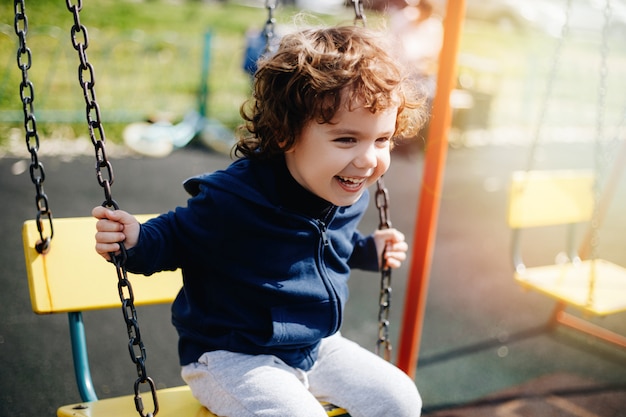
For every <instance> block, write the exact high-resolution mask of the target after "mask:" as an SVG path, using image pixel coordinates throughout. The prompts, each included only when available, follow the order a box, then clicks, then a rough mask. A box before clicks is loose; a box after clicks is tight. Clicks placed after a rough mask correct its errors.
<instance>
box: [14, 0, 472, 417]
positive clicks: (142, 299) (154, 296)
mask: <svg viewBox="0 0 626 417" xmlns="http://www.w3.org/2000/svg"><path fill="white" fill-rule="evenodd" d="M453 3H455V4H454V5H453V6H451V9H452V8H454V6H457V7H456V8H457V9H460V10H462V9H463V0H458V1H456V2H453ZM14 4H15V31H16V33H17V35H18V38H19V41H20V45H19V49H18V67H19V69H20V70H21V72H22V83H21V84H20V96H21V99H22V104H23V107H24V116H25V122H24V126H25V130H26V144H27V148H28V150H29V152H30V154H31V167H30V172H31V179H32V181H33V183H34V184H35V187H36V206H37V217H36V219H35V220H33V221H29V222H26V223H25V225H24V234H23V236H24V249H25V255H26V259H27V269H28V275H29V284H30V288H31V299H32V303H33V309H34V311H35V312H37V313H42V314H43V313H68V315H69V320H70V329H71V337H72V341H73V342H72V345H73V357H74V364H75V371H76V378H77V382H78V384H79V391H80V394H81V398H82V399H83V402H81V403H78V404H72V405H69V406H65V407H61V408H60V409H59V410H58V415H59V416H81V415H82V416H97V415H115V416H116V417H117V416H124V415H129V413H131V412H132V408H131V406H130V403H131V402H132V401H134V403H135V408H136V411H137V412H138V413H139V415H141V416H148V415H150V416H154V415H156V414H157V413H159V412H160V411H161V412H162V413H164V415H171V416H180V415H187V414H188V415H198V416H212V414H211V413H210V412H209V411H208V410H206V409H204V408H202V407H201V406H200V405H199V404H198V403H197V401H196V400H194V399H193V398H192V396H191V395H190V392H189V390H188V389H187V388H186V387H179V388H170V389H165V390H157V389H156V386H155V383H154V381H153V380H152V378H151V377H149V376H148V373H147V369H146V363H145V361H146V349H145V347H144V345H143V342H142V340H141V333H140V330H139V323H138V318H137V315H136V309H135V306H136V305H143V304H153V303H167V302H170V301H171V300H172V298H173V296H174V294H175V292H176V291H177V290H178V288H179V286H180V277H179V272H172V273H169V274H172V275H173V277H172V276H170V278H172V279H161V278H157V279H158V280H159V282H158V283H157V284H155V283H154V282H153V281H152V280H154V279H155V278H151V283H150V285H149V287H150V289H149V290H148V289H144V288H142V285H143V284H141V283H140V282H141V279H138V280H137V282H139V283H138V284H137V285H136V289H137V290H138V291H137V294H135V291H134V290H133V286H132V285H131V281H130V280H129V279H128V278H129V274H128V273H127V272H126V268H125V265H124V263H125V256H124V254H125V249H124V247H123V244H121V246H122V255H120V256H116V257H114V259H113V265H114V266H115V270H116V273H117V277H118V284H117V289H118V296H119V301H120V302H121V305H122V312H123V316H124V320H125V323H126V326H127V331H128V336H129V342H128V348H129V353H130V357H131V360H132V362H133V364H134V365H135V366H136V368H137V379H136V381H135V382H134V395H130V396H128V397H121V398H111V399H105V400H98V399H97V396H96V394H95V390H94V389H93V384H92V382H91V376H90V371H89V366H88V360H87V354H86V348H85V346H86V344H85V333H84V328H83V326H84V324H83V322H82V318H81V311H83V310H87V309H99V308H111V307H114V306H116V305H118V306H119V304H118V303H117V301H116V299H115V295H114V294H113V297H111V291H108V292H107V291H106V290H105V289H104V287H101V285H102V284H103V283H104V285H106V278H105V277H104V276H102V277H101V275H100V274H101V273H102V272H104V270H103V271H100V268H99V267H98V268H94V266H96V265H101V266H102V267H103V268H104V266H103V265H105V264H103V263H102V262H101V261H100V260H99V262H96V261H95V260H92V258H93V257H96V256H97V255H96V254H95V253H85V254H84V255H83V254H78V253H77V251H76V249H77V248H76V247H77V246H80V248H81V249H82V248H84V247H85V246H89V245H76V243H75V242H76V241H77V240H79V241H89V240H90V239H91V235H92V232H89V230H93V228H92V227H90V225H92V224H93V223H92V222H93V221H94V220H92V219H91V218H85V219H83V218H75V219H57V220H55V221H54V222H53V218H52V212H51V210H50V207H49V204H48V199H47V196H46V194H45V192H44V189H43V183H44V181H45V173H44V169H43V164H42V163H41V162H40V161H39V154H38V150H39V136H38V133H37V126H36V120H35V116H34V96H35V95H34V86H33V84H32V83H31V82H30V80H29V79H28V70H29V69H30V66H31V52H30V50H29V49H28V47H27V45H26V34H27V32H28V25H27V18H26V11H25V2H24V0H15V3H14ZM354 7H355V24H356V23H359V22H362V23H363V24H365V16H364V15H363V13H362V4H361V3H360V1H359V0H354ZM67 8H68V10H69V11H70V13H72V15H73V19H74V25H73V26H72V28H71V35H72V36H71V38H72V45H73V47H74V49H75V50H76V51H77V53H78V56H79V60H80V65H79V73H78V79H79V84H80V86H81V89H82V91H83V97H84V99H85V104H86V118H87V124H88V129H89V135H90V138H91V141H92V143H93V145H94V149H95V155H96V172H97V180H98V183H99V185H100V186H101V187H102V188H103V191H104V194H105V200H104V203H103V206H106V207H110V208H118V205H117V202H116V201H115V200H114V199H113V197H112V190H111V186H112V184H113V179H114V176H113V168H112V164H111V162H110V161H109V159H108V158H107V154H106V145H105V144H106V136H105V131H104V127H103V125H102V121H101V114H100V108H99V105H98V102H97V100H96V96H95V90H94V86H95V74H94V68H93V65H92V64H91V63H90V62H89V60H88V57H87V54H86V49H87V44H88V38H87V31H86V28H85V27H84V26H83V25H82V24H81V20H80V12H81V10H82V3H80V2H79V3H78V4H77V5H73V4H71V2H70V1H69V0H68V2H67ZM451 15H452V16H455V17H456V18H457V19H456V20H453V21H452V24H455V25H459V26H460V24H459V22H460V21H461V20H462V13H460V12H459V13H456V14H454V13H452V14H451ZM458 35H459V31H456V32H455V36H453V38H455V37H458ZM457 40H458V39H457ZM448 44H449V45H451V46H449V48H451V49H450V50H448V53H451V54H456V49H455V45H456V42H451V43H450V42H449V43H448ZM445 45H446V42H445V41H444V47H445ZM448 72H449V73H448V74H447V75H448V77H447V78H445V80H447V81H443V80H444V77H440V80H442V81H441V82H442V83H443V84H442V85H443V86H444V87H445V85H451V80H452V79H453V78H454V74H453V73H454V70H453V68H450V69H448ZM444 75H445V74H444ZM442 91H444V92H447V93H448V94H449V90H448V89H446V88H443V89H442ZM447 102H448V100H447V98H446V99H445V100H441V99H437V98H436V100H435V103H436V104H435V106H436V107H437V103H439V105H438V107H437V108H438V109H440V111H443V112H444V114H445V113H446V110H445V109H446V106H447V105H446V104H445V103H447ZM448 114H449V112H448ZM447 119H448V120H449V117H448V118H447ZM445 120H446V118H445V117H444V118H443V119H442V120H441V121H440V122H439V124H440V123H441V122H445ZM437 126H438V127H436V129H435V131H436V130H437V129H438V130H443V129H444V127H443V125H441V126H439V125H437ZM181 130H182V129H181ZM182 136H183V135H182V134H181V137H182ZM429 155H433V154H432V152H431V153H430V154H429ZM434 155H435V156H440V155H441V154H437V153H435V154H434ZM439 162H441V160H440V158H439ZM438 170H439V172H440V173H441V170H442V168H439V169H438ZM424 188H425V189H429V190H431V191H432V190H433V189H438V188H437V187H436V186H435V187H433V186H432V185H431V184H430V183H429V179H427V180H426V181H425V184H424ZM427 200H428V201H426V202H425V203H422V207H427V209H426V210H427V211H428V213H429V216H427V220H428V221H432V218H431V216H432V215H433V214H435V211H436V207H435V209H434V210H433V207H432V205H433V202H434V200H433V196H431V198H429V199H427ZM376 205H377V208H378V210H379V216H380V227H389V225H390V221H389V215H388V199H387V191H386V189H385V187H384V184H383V183H382V181H379V183H378V188H377V193H376ZM429 205H430V207H429ZM144 218H145V217H144ZM418 223H419V224H422V222H418ZM429 229H430V230H432V227H431V228H429ZM85 230H86V231H87V233H88V235H89V236H84V235H82V234H83V233H85ZM426 235H427V236H430V234H429V233H426ZM53 238H54V243H53ZM89 252H92V251H89ZM425 252H426V253H427V257H428V255H429V254H430V251H429V250H425ZM70 257H71V258H72V259H74V258H75V257H78V258H80V259H81V260H82V261H81V262H80V263H79V262H76V263H73V264H72V270H71V271H69V272H68V270H67V268H66V262H65V261H66V260H67V259H68V258H70ZM83 261H84V262H83ZM82 267H86V268H88V273H89V275H90V280H89V284H90V285H89V286H90V287H91V286H92V285H93V287H92V288H84V287H80V285H81V281H83V279H84V277H85V276H86V275H87V274H86V273H85V272H84V271H81V268H82ZM94 269H97V271H95V270H94ZM96 272H97V273H96ZM94 273H96V276H95V277H93V275H94ZM390 280H391V271H390V269H389V268H388V267H384V268H383V270H382V275H381V292H380V300H379V305H380V309H379V335H378V336H379V337H378V341H377V350H378V351H379V352H380V353H381V354H383V355H384V356H385V357H387V358H389V356H390V352H391V344H390V341H389V338H388V335H387V329H388V325H389V323H388V320H387V318H388V312H389V307H390V294H391V290H390V286H389V285H390ZM133 281H135V279H134V278H133ZM166 281H168V283H167V284H165V282H166ZM134 283H135V282H133V285H134ZM83 284H84V283H83ZM76 285H78V286H76ZM68 286H69V288H71V289H72V291H71V293H75V291H76V289H77V288H79V289H80V295H81V297H79V298H78V299H76V298H75V297H71V296H68V294H69V293H70V292H69V291H68V290H67V288H68ZM94 288H95V290H94ZM140 293H141V294H140ZM83 295H84V297H83ZM421 296H422V297H425V295H424V294H423V293H422V295H421ZM413 323H415V321H413ZM405 369H406V368H405ZM142 387H143V388H144V389H146V388H147V389H149V392H150V396H151V398H152V406H151V407H148V408H150V409H151V410H152V411H147V410H146V407H145V405H144V402H143V399H142V396H141V392H140V391H141V388H142ZM326 408H327V413H328V415H329V416H342V415H347V413H346V412H345V410H341V409H338V408H336V407H334V406H331V405H327V407H326Z"/></svg>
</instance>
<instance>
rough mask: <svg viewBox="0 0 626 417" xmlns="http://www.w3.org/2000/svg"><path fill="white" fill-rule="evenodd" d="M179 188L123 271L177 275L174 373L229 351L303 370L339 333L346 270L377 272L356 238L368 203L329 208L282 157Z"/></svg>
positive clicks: (145, 227)
mask: <svg viewBox="0 0 626 417" xmlns="http://www.w3.org/2000/svg"><path fill="white" fill-rule="evenodd" d="M185 189H186V190H187V191H188V192H189V193H190V194H191V195H192V197H191V198H190V199H189V200H188V204H187V206H186V207H178V208H176V209H175V210H174V211H170V212H169V213H166V214H162V215H161V216H159V217H157V218H155V219H152V220H150V221H148V222H146V223H144V224H142V226H141V232H140V236H139V242H138V244H137V246H135V247H134V248H132V249H131V250H129V251H128V261H127V264H126V266H127V268H128V270H129V271H131V272H135V273H143V274H146V275H149V274H151V273H153V272H156V271H160V270H168V269H176V268H182V271H183V282H184V285H183V288H182V289H181V291H180V293H179V294H178V296H177V297H176V300H175V301H174V303H173V305H172V322H173V324H174V326H175V327H176V329H177V331H178V334H179V355H180V364H181V365H186V364H189V363H192V362H195V361H197V360H198V358H199V357H200V356H201V355H202V354H203V353H205V352H208V351H214V350H230V351H234V352H241V353H247V354H272V355H275V356H277V357H279V358H281V359H282V360H284V361H285V362H286V363H287V364H289V365H290V366H293V367H298V368H301V369H305V370H306V369H309V368H310V367H311V366H312V365H313V363H314V362H315V359H316V356H317V349H318V346H319V342H320V340H321V339H322V338H324V337H327V336H330V335H332V334H333V333H335V332H337V331H338V330H339V328H340V326H341V322H342V318H343V309H344V305H345V303H346V300H347V298H348V285H347V281H348V277H349V274H350V268H352V267H354V268H360V269H366V270H372V271H375V270H377V269H378V261H377V258H376V248H375V244H374V241H373V238H372V237H371V236H367V237H365V236H363V235H361V234H360V233H359V232H358V230H357V225H358V223H359V220H360V219H361V217H362V216H363V214H364V212H365V210H366V208H367V205H368V200H369V194H368V193H367V192H366V193H365V194H364V195H363V196H362V197H361V198H360V199H359V201H358V202H356V203H355V204H353V205H351V206H348V207H336V206H333V205H331V204H330V203H328V202H326V201H324V200H321V199H320V198H319V197H317V196H314V195H313V194H311V193H310V192H308V191H306V190H305V189H304V188H303V187H301V186H299V185H298V184H297V183H296V182H295V180H294V179H293V178H292V177H291V175H290V174H289V171H288V170H287V168H286V166H285V162H284V158H279V159H278V160H273V161H256V160H249V159H247V158H242V159H240V160H237V161H235V162H234V163H232V164H231V165H230V166H229V167H228V168H227V169H226V170H223V171H216V172H214V173H211V174H205V175H202V176H198V177H194V178H191V179H190V180H187V182H185Z"/></svg>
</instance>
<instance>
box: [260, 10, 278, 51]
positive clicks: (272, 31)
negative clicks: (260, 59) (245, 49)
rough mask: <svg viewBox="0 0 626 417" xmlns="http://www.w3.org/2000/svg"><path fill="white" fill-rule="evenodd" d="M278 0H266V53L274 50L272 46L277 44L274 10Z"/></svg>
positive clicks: (264, 31) (264, 30)
mask: <svg viewBox="0 0 626 417" xmlns="http://www.w3.org/2000/svg"><path fill="white" fill-rule="evenodd" d="M276 3H277V0H265V8H266V9H267V20H266V21H265V26H264V28H263V36H264V37H265V51H264V52H263V54H264V55H266V54H268V53H271V52H273V51H272V47H273V45H274V44H275V40H274V38H275V36H276V18H275V17H274V10H276Z"/></svg>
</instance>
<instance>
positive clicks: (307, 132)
mask: <svg viewBox="0 0 626 417" xmlns="http://www.w3.org/2000/svg"><path fill="white" fill-rule="evenodd" d="M396 116H397V108H395V107H394V108H391V109H388V110H387V111H384V112H378V113H375V114H374V113H372V112H370V111H369V110H368V109H365V108H363V107H357V108H356V109H354V110H352V111H348V110H347V109H345V108H343V107H342V108H341V109H340V110H339V111H338V112H337V114H336V115H335V117H334V119H333V120H332V123H324V124H320V123H318V122H317V121H315V120H313V121H311V122H309V123H308V124H307V125H306V126H305V127H304V129H303V130H302V134H301V135H300V137H299V138H298V139H297V141H296V144H295V145H294V146H293V147H292V148H291V149H290V150H289V151H287V153H286V154H285V158H286V161H287V167H288V168H289V172H290V173H291V175H292V176H293V177H294V178H295V179H296V181H298V183H299V184H300V185H302V186H303V187H304V188H306V189H307V190H309V191H311V192H312V193H313V194H315V195H317V196H318V197H321V198H323V199H324V200H326V201H329V202H331V203H332V204H334V205H336V206H349V205H351V204H354V203H355V202H356V201H357V200H358V199H359V198H360V197H361V195H362V194H363V192H364V191H365V189H366V188H367V187H369V186H370V185H372V184H373V183H375V182H376V180H377V179H378V178H379V177H380V176H381V175H383V174H384V173H385V172H386V171H387V169H388V168H389V164H390V161H391V157H390V144H391V136H392V135H393V133H394V131H395V126H396Z"/></svg>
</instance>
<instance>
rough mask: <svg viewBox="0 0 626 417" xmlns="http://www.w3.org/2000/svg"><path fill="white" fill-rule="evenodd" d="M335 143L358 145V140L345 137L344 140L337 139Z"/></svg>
mask: <svg viewBox="0 0 626 417" xmlns="http://www.w3.org/2000/svg"><path fill="white" fill-rule="evenodd" d="M335 142H338V143H356V139H355V138H351V137H344V138H337V139H335Z"/></svg>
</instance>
